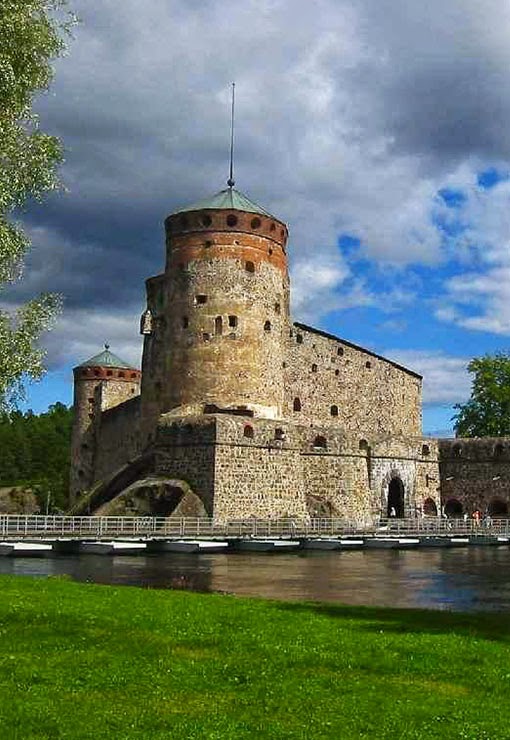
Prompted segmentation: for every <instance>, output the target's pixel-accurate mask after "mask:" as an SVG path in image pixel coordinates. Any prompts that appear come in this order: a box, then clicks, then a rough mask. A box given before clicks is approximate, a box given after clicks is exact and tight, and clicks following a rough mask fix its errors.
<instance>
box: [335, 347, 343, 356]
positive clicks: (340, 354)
mask: <svg viewBox="0 0 510 740" xmlns="http://www.w3.org/2000/svg"><path fill="white" fill-rule="evenodd" d="M336 353H337V355H338V356H339V357H341V356H342V355H343V353H344V348H343V347H338V349H337V351H336Z"/></svg>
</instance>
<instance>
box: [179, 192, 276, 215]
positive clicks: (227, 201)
mask: <svg viewBox="0 0 510 740" xmlns="http://www.w3.org/2000/svg"><path fill="white" fill-rule="evenodd" d="M207 209H211V210H213V209H225V210H229V209H234V210H236V211H246V212H247V213H261V214H262V215H263V216H270V217H271V218H276V217H275V216H273V215H272V214H271V213H269V211H266V210H265V208H262V206H259V205H257V204H256V203H254V202H253V201H252V200H250V199H249V198H248V197H247V196H246V195H244V194H243V193H240V192H239V190H236V189H235V188H226V189H225V190H220V192H219V193H215V194H214V195H211V196H210V197H209V198H204V199H203V200H199V201H198V202H197V203H192V204H191V205H190V206H185V207H184V208H179V209H178V210H177V211H174V214H175V213H185V212H186V211H203V210H207ZM172 215H173V214H172Z"/></svg>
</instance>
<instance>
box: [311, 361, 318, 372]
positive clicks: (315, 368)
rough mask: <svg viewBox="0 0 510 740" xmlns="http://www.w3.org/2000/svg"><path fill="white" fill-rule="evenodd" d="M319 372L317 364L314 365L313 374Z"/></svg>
mask: <svg viewBox="0 0 510 740" xmlns="http://www.w3.org/2000/svg"><path fill="white" fill-rule="evenodd" d="M317 370H318V368H317V365H316V364H315V363H314V364H313V365H312V373H316V372H317Z"/></svg>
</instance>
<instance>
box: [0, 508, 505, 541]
mask: <svg viewBox="0 0 510 740" xmlns="http://www.w3.org/2000/svg"><path fill="white" fill-rule="evenodd" d="M462 535H464V536H469V537H470V538H473V537H480V538H483V537H487V535H491V536H498V535H499V536H502V537H505V536H507V537H510V520H509V519H490V520H487V521H485V522H483V523H480V524H477V523H476V522H474V521H464V520H463V519H440V518H436V517H430V518H415V519H386V520H380V521H378V522H377V523H375V524H368V523H366V522H354V521H346V520H345V519H310V520H308V521H298V520H295V519H276V520H257V519H249V520H245V521H238V522H228V523H226V524H218V523H215V522H214V521H213V520H212V519H207V518H202V519H195V518H181V519H173V518H165V517H128V516H125V517H114V516H38V515H28V516H25V515H10V514H8V515H5V514H4V515H0V538H2V539H4V540H6V539H10V538H15V539H16V540H23V539H27V540H37V539H43V540H44V539H52V538H56V537H58V538H70V539H77V540H83V539H89V538H90V539H94V540H101V539H108V540H110V539H112V538H137V539H154V538H164V539H172V538H179V539H186V538H192V539H197V538H207V539H211V538H212V539H214V538H225V539H239V538H242V539H244V538H247V539H248V538H254V537H271V538H285V539H314V538H315V539H317V538H322V537H330V536H358V537H365V538H369V537H371V538H381V537H396V538H398V537H410V536H415V537H434V536H435V537H437V536H439V537H452V536H462Z"/></svg>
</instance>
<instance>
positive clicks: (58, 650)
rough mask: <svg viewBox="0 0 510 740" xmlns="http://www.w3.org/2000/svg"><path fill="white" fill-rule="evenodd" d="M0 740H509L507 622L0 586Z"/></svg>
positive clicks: (43, 585) (14, 581)
mask: <svg viewBox="0 0 510 740" xmlns="http://www.w3.org/2000/svg"><path fill="white" fill-rule="evenodd" d="M0 589H1V592H0V593H1V598H0V634H1V643H0V644H1V646H2V650H1V652H0V733H1V737H2V738H3V739H4V740H6V739H9V740H10V739H11V738H19V739H20V740H21V739H23V740H29V739H31V738H51V739H52V740H54V739H56V738H73V740H74V739H75V738H101V740H105V739H107V738H108V739H109V738H112V739H113V738H115V740H128V739H129V740H130V739H131V738H161V739H163V738H183V739H187V738H221V739H223V738H236V739H237V738H313V739H315V738H339V739H340V740H344V739H346V738H360V737H361V738H364V737H366V738H392V740H394V739H395V738H436V737H437V738H472V739H473V740H482V739H484V738H487V740H489V739H490V740H497V739H499V738H501V739H502V740H503V738H505V739H507V738H508V737H509V736H510V730H509V727H510V705H509V702H508V698H507V697H508V692H509V689H510V621H509V619H508V617H507V616H506V615H477V616H466V615H456V614H451V613H440V612H425V611H412V610H390V609H370V608H366V609H365V608H358V607H341V606H333V605H320V604H305V603H283V602H281V603H279V602H270V601H261V600H249V599H237V598H234V597H231V596H219V595H202V594H192V593H185V592H169V591H145V590H141V589H135V588H126V587H121V588H113V587H107V586H95V585H88V584H86V585H83V584H77V583H72V582H69V581H65V580H60V579H47V580H31V579H28V578H24V579H22V578H13V577H1V578H0Z"/></svg>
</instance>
